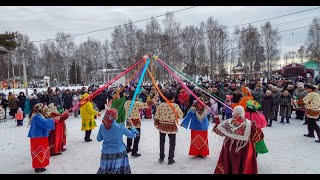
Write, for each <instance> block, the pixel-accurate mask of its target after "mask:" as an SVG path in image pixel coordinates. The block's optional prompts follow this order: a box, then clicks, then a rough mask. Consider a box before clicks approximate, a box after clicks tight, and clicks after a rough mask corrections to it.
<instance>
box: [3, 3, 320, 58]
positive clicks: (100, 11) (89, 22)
mask: <svg viewBox="0 0 320 180" xmlns="http://www.w3.org/2000/svg"><path fill="white" fill-rule="evenodd" d="M187 7H190V6H153V7H152V6H105V7H104V6H88V7H86V6H53V7H52V6H34V7H32V6H17V7H15V6H2V7H0V12H1V13H0V33H3V32H5V31H19V32H21V33H24V34H27V35H28V36H29V37H30V39H31V41H36V40H42V39H48V38H54V37H55V34H56V33H57V32H67V33H71V34H76V33H82V32H87V31H93V30H97V29H101V28H106V27H110V26H115V25H120V24H123V23H126V22H128V19H131V20H132V21H137V20H141V19H145V18H149V17H151V16H157V15H161V14H164V13H166V12H168V11H176V10H180V9H184V8H187ZM311 8H314V6H299V7H298V6H297V7H295V6H288V7H286V6H279V7H278V6H266V7H263V6H259V7H255V6H233V7H232V6H218V7H216V6H215V7H213V6H198V7H195V8H192V9H188V10H185V11H182V12H177V13H175V18H176V19H177V20H178V21H180V22H181V26H182V27H184V26H187V25H196V26H199V23H200V22H201V21H206V20H207V18H208V17H210V16H213V17H214V18H215V19H217V20H218V22H219V23H220V24H223V25H226V26H233V25H238V24H243V23H249V22H253V21H257V20H262V19H266V18H272V17H275V16H280V15H284V14H289V13H294V12H297V11H302V10H307V9H311ZM319 16H320V9H316V10H312V11H308V12H303V13H299V14H295V15H290V16H285V17H281V18H277V19H273V20H270V21H271V23H272V24H278V23H283V22H287V21H292V20H298V19H303V20H299V21H295V22H290V23H286V24H281V25H278V26H277V27H278V29H279V31H283V30H287V29H293V28H298V27H304V26H308V25H310V24H311V22H312V18H313V17H319ZM163 18H164V17H159V18H157V19H158V20H159V22H161V23H162V20H163ZM263 23H264V22H259V23H253V24H252V25H254V26H256V27H260V26H261V25H262V24H263ZM145 24H146V21H144V22H139V23H136V25H137V26H139V27H141V28H143V29H144V27H145ZM307 30H308V28H304V29H299V30H295V31H289V32H284V33H280V35H281V41H280V46H281V53H282V54H284V53H285V52H286V51H292V50H294V51H296V50H297V49H298V48H299V47H300V45H303V44H304V43H305V40H306V37H307ZM112 31H113V29H110V30H106V31H101V32H96V33H92V34H89V35H83V36H77V37H75V41H76V43H77V44H79V43H80V42H83V41H85V40H86V39H87V38H88V37H91V38H95V39H98V40H100V41H101V42H102V41H103V40H105V39H109V40H111V33H112ZM229 31H230V32H232V31H233V28H230V29H229ZM292 33H293V34H292Z"/></svg>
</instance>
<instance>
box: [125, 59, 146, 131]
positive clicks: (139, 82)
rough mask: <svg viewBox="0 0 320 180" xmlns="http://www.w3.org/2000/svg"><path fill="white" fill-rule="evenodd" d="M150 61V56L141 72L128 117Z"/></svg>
mask: <svg viewBox="0 0 320 180" xmlns="http://www.w3.org/2000/svg"><path fill="white" fill-rule="evenodd" d="M149 63H150V58H148V60H147V62H146V64H145V66H144V68H143V71H142V74H141V76H140V79H139V81H138V85H137V88H136V90H135V91H134V95H133V97H132V101H131V104H130V108H129V112H128V114H127V119H128V118H129V117H130V113H131V111H132V109H133V105H134V102H135V100H136V97H137V95H138V92H139V89H140V86H141V83H142V81H143V78H144V75H145V74H146V71H147V67H148V65H149ZM131 125H132V126H133V124H131Z"/></svg>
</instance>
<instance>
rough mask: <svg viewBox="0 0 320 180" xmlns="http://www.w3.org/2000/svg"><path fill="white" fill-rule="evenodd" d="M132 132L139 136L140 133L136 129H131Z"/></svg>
mask: <svg viewBox="0 0 320 180" xmlns="http://www.w3.org/2000/svg"><path fill="white" fill-rule="evenodd" d="M130 131H131V132H132V133H134V134H136V135H137V136H139V131H138V130H137V129H136V128H135V127H131V129H130Z"/></svg>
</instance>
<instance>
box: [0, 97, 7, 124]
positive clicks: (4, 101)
mask: <svg viewBox="0 0 320 180" xmlns="http://www.w3.org/2000/svg"><path fill="white" fill-rule="evenodd" d="M0 105H2V107H3V109H4V114H5V115H4V119H7V107H8V100H7V99H6V98H5V96H4V95H3V94H0Z"/></svg>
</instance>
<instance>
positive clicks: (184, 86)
mask: <svg viewBox="0 0 320 180" xmlns="http://www.w3.org/2000/svg"><path fill="white" fill-rule="evenodd" d="M156 59H157V61H158V62H159V63H160V64H161V65H162V66H163V67H164V68H165V69H166V70H167V71H168V72H169V73H170V74H171V75H172V76H173V77H174V78H175V79H176V80H177V81H178V82H179V83H180V84H181V86H183V88H184V89H186V90H187V91H188V92H189V93H190V94H191V95H192V96H193V97H194V98H196V100H197V101H198V102H200V103H201V104H202V105H203V106H204V107H206V108H207V109H208V110H209V111H210V112H211V113H212V114H214V112H212V111H211V109H210V108H209V107H208V106H207V105H206V104H205V103H204V102H202V101H201V100H200V99H199V98H198V97H197V96H196V95H195V94H194V93H193V92H192V91H191V90H190V89H189V88H188V87H187V86H186V85H185V84H184V83H183V82H182V81H181V80H180V79H179V78H178V77H177V76H176V75H175V74H174V73H173V72H172V71H171V70H170V69H169V68H168V67H167V66H166V65H164V62H163V61H162V60H161V59H159V58H158V57H156Z"/></svg>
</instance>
